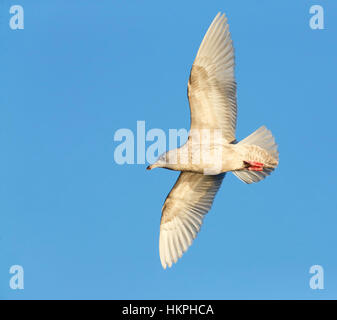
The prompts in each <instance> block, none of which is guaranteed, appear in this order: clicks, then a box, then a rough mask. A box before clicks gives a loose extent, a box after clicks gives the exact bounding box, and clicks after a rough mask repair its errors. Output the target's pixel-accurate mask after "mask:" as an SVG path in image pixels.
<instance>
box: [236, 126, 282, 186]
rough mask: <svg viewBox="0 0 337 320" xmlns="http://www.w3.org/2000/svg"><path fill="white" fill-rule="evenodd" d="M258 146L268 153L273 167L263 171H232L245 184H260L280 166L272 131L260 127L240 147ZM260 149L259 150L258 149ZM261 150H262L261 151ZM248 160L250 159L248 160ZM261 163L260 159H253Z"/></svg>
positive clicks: (242, 141) (240, 143) (265, 168)
mask: <svg viewBox="0 0 337 320" xmlns="http://www.w3.org/2000/svg"><path fill="white" fill-rule="evenodd" d="M244 144H245V145H251V146H252V147H254V146H258V147H260V148H262V149H263V150H264V151H265V152H267V156H268V157H271V159H272V160H273V165H271V166H268V167H264V168H263V171H248V170H235V171H232V172H233V173H234V174H235V175H236V176H237V177H238V178H239V179H240V180H241V181H243V182H245V183H252V182H258V181H260V180H262V179H264V178H265V177H266V176H268V175H269V174H271V172H272V171H273V170H274V169H275V167H276V166H277V164H278V150H277V144H276V143H275V139H274V137H273V135H272V133H271V131H270V130H268V129H267V128H266V127H265V126H262V127H260V128H259V129H257V130H256V131H255V132H253V133H252V134H251V135H249V136H248V137H247V138H245V139H243V140H241V141H240V142H239V143H238V145H244ZM256 149H259V148H256ZM259 150H261V149H259ZM259 155H260V156H261V153H260V154H259ZM247 160H248V159H247ZM252 160H255V161H256V160H257V161H260V160H259V159H252Z"/></svg>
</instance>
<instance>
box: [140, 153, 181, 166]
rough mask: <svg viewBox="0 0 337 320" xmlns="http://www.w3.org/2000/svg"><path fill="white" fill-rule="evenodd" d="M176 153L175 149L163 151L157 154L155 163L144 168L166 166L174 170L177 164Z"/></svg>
mask: <svg viewBox="0 0 337 320" xmlns="http://www.w3.org/2000/svg"><path fill="white" fill-rule="evenodd" d="M177 154H178V153H177V149H173V150H170V151H167V152H164V153H163V154H162V155H160V156H159V158H158V159H157V161H156V162H155V163H153V164H151V165H149V166H148V167H147V168H146V169H147V170H151V169H154V168H166V169H170V170H174V168H175V165H177Z"/></svg>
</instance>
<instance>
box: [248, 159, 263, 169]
mask: <svg viewBox="0 0 337 320" xmlns="http://www.w3.org/2000/svg"><path fill="white" fill-rule="evenodd" d="M243 163H244V164H245V167H246V168H247V169H248V170H249V171H263V163H261V162H255V161H243Z"/></svg>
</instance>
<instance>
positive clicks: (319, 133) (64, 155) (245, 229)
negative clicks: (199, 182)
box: [0, 0, 337, 299]
mask: <svg viewBox="0 0 337 320" xmlns="http://www.w3.org/2000/svg"><path fill="white" fill-rule="evenodd" d="M13 4H20V5H22V6H23V8H24V10H25V11H24V13H25V16H24V17H25V28H24V30H15V31H14V30H11V29H10V28H9V26H8V21H9V18H10V14H9V7H10V6H11V5H13ZM313 4H320V5H322V6H323V8H324V10H325V29H324V30H312V29H310V27H309V19H310V14H309V8H310V6H311V5H313ZM218 11H222V12H225V13H226V14H227V16H228V19H229V23H230V30H231V33H232V38H233V41H234V46H235V50H236V62H237V68H236V78H237V83H238V112H239V113H238V127H237V137H238V139H242V138H244V137H245V136H247V135H248V134H250V133H251V132H252V131H254V130H255V129H257V128H258V127H259V126H260V125H263V124H265V125H267V127H268V128H270V129H271V130H272V132H273V134H274V135H275V137H276V140H277V142H278V144H279V150H280V165H279V167H278V169H277V170H276V171H275V173H274V174H273V175H272V176H271V177H269V178H267V179H266V180H264V181H262V182H260V183H258V184H254V185H246V184H244V183H242V182H241V181H239V180H238V179H237V178H236V177H234V176H233V175H232V174H228V175H227V177H226V179H225V181H224V183H223V185H222V188H221V189H220V191H219V193H218V195H217V197H216V200H215V203H214V206H213V208H212V210H211V212H210V213H209V214H208V215H207V217H206V219H205V223H204V225H203V227H202V230H201V233H200V234H199V236H198V238H197V239H196V240H195V242H194V244H193V245H192V247H191V248H190V249H189V250H188V252H187V253H186V254H185V255H184V256H183V258H182V259H181V260H180V261H179V262H178V264H176V265H174V267H173V268H172V269H169V270H165V271H164V270H163V269H162V267H161V264H160V260H159V254H158V237H159V222H160V215H161V207H162V204H163V201H164V199H165V197H166V195H167V193H168V192H169V191H170V189H171V187H172V185H173V184H174V182H175V180H176V178H177V175H178V173H176V172H172V171H166V170H160V169H157V170H153V171H151V172H148V171H146V170H145V167H146V165H124V166H120V165H117V164H116V163H115V162H114V158H113V154H114V150H115V148H116V146H117V145H118V143H116V142H114V140H113V136H114V133H115V132H116V130H117V129H119V128H130V129H132V130H135V129H136V122H137V120H145V121H146V128H147V129H151V128H162V129H164V130H165V131H166V132H167V130H168V129H169V128H188V126H189V109H188V102H187V97H186V85H187V80H188V76H189V70H190V67H191V65H192V62H193V59H194V57H195V55H196V52H197V49H198V47H199V44H200V42H201V40H202V38H203V35H204V33H205V31H206V30H207V28H208V26H209V24H210V22H211V21H212V19H213V17H214V16H215V15H216V13H217V12H218ZM336 33H337V3H336V1H333V0H329V1H324V0H319V1H304V0H300V1H290V0H288V1H267V0H265V1H262V0H260V1H242V0H241V1H238V0H231V1H230V0H227V1H136V0H127V1H110V0H100V1H94V0H91V1H89V0H81V1H80V0H76V1H75V0H72V1H69V0H67V1H66V0H63V1H44V0H43V1H42V0H39V1H38V0H35V1H31V0H29V1H28V0H20V1H9V0H3V1H1V5H0V37H1V45H0V48H1V49H0V61H1V75H0V88H1V94H0V104H1V109H0V150H1V157H0V168H1V169H0V298H5V299H36V298H42V299H58V298H63V299H74V298H75V299H82V298H84V299H171V298H172V299H260V298H267V299H301V298H304V299H306V298H307V299H323V298H328V299H332V298H337V254H336V245H337V232H336V226H337V210H336V209H337V205H336V191H337V190H336V180H337V173H336V164H335V161H336V159H337V153H336V117H337V109H336V107H337V106H336V102H337V81H336V62H337V61H336V57H337V43H336ZM14 264H19V265H22V266H23V267H24V271H25V278H24V280H25V283H24V285H25V289H24V290H21V291H20V290H16V291H14V290H11V289H10V288H9V285H8V283H9V278H10V274H9V268H10V266H11V265H14ZM315 264H319V265H322V266H323V268H324V272H325V274H324V275H325V278H324V280H325V281H324V286H325V289H324V290H312V289H310V287H309V279H310V276H311V275H310V274H309V268H310V267H311V266H312V265H315Z"/></svg>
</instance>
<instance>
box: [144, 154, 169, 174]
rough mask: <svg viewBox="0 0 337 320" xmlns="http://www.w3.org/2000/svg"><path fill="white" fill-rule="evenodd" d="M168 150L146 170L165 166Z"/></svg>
mask: <svg viewBox="0 0 337 320" xmlns="http://www.w3.org/2000/svg"><path fill="white" fill-rule="evenodd" d="M167 154H168V152H164V153H163V154H162V155H160V156H159V158H158V159H157V161H156V162H155V163H153V164H151V165H149V166H148V167H147V168H146V170H152V169H154V168H165V167H166V165H167V159H168V156H167Z"/></svg>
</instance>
